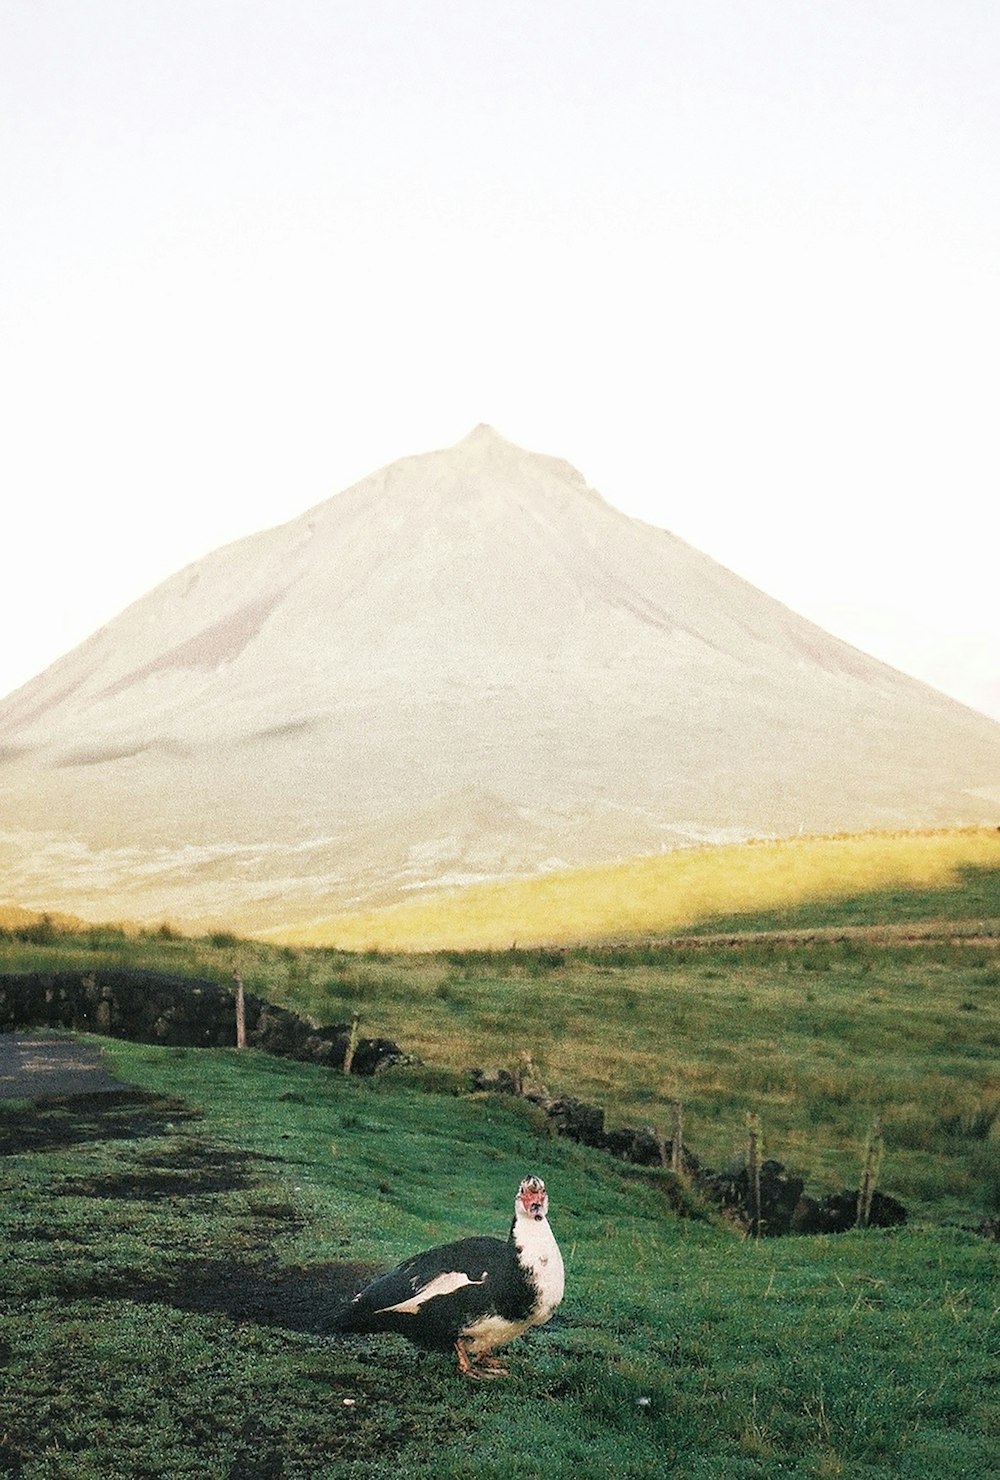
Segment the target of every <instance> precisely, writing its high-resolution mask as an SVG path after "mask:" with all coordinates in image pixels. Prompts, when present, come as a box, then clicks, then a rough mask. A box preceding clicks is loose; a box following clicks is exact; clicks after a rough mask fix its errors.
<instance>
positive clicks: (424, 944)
mask: <svg viewBox="0 0 1000 1480" xmlns="http://www.w3.org/2000/svg"><path fill="white" fill-rule="evenodd" d="M963 865H974V866H980V867H986V868H1000V831H998V830H997V829H992V828H990V829H988V828H966V829H954V830H937V831H927V832H899V833H863V834H841V835H837V836H832V837H802V838H790V839H781V840H777V841H766V842H751V843H739V844H726V845H720V846H716V847H704V848H691V849H682V850H678V851H674V852H671V853H660V854H656V855H655V856H652V857H641V858H633V859H628V860H626V861H624V862H621V863H615V864H606V865H601V866H597V867H591V868H576V869H567V870H560V871H558V872H553V873H548V874H541V875H537V876H534V877H531V878H523V879H510V880H505V881H501V882H498V883H490V884H476V885H470V886H468V887H466V888H463V889H459V890H451V891H448V892H442V893H440V894H435V895H433V896H431V897H429V898H428V897H426V896H425V897H424V898H423V899H421V900H419V901H414V902H412V903H406V904H398V905H393V906H390V907H387V908H384V909H378V910H367V911H361V912H358V913H354V914H345V915H335V916H331V917H330V918H328V919H324V920H319V921H316V922H315V923H313V924H312V925H309V926H302V927H298V928H295V929H288V930H280V931H278V930H276V931H273V932H268V938H269V939H272V940H277V941H280V942H283V943H287V944H293V945H312V946H320V945H326V946H337V947H339V948H341V949H345V950H371V949H379V950H384V951H430V950H442V949H449V948H451V949H465V950H476V949H500V950H504V949H507V948H508V947H510V946H511V945H514V944H516V945H519V946H531V945H547V944H554V945H567V944H572V943H576V942H582V941H598V940H603V939H608V938H612V939H626V938H628V937H634V936H649V935H658V934H664V933H674V932H676V931H678V930H682V929H684V928H687V927H690V926H692V925H695V924H697V923H698V922H699V921H701V920H706V919H710V918H711V917H712V916H714V915H724V914H733V913H739V912H743V911H753V910H761V909H772V908H780V907H782V906H787V905H795V904H801V903H804V902H806V901H810V900H818V899H837V898H846V897H848V896H850V895H853V894H858V893H864V892H867V891H869V890H873V889H884V888H891V887H893V886H897V885H910V886H913V887H935V886H941V885H945V884H948V883H950V882H953V881H955V880H956V879H957V870H958V869H959V868H960V867H962V866H963Z"/></svg>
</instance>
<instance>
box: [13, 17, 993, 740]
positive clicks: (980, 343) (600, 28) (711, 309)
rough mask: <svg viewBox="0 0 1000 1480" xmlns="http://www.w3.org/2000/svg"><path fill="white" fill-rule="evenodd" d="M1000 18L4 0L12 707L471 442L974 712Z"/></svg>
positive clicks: (985, 594) (981, 659)
mask: <svg viewBox="0 0 1000 1480" xmlns="http://www.w3.org/2000/svg"><path fill="white" fill-rule="evenodd" d="M998 79H1000V6H997V5H996V4H995V3H994V0H840V3H834V0H613V3H611V0H534V3H532V4H527V3H521V0H511V3H507V0H82V3H81V0H0V211H2V221H3V227H2V231H0V243H2V245H0V268H2V271H0V407H2V422H3V426H2V434H0V498H2V504H0V508H2V511H3V513H2V525H0V529H2V546H0V550H2V556H0V622H2V631H3V641H2V644H0V695H2V694H6V693H7V692H9V691H10V690H11V689H13V688H15V687H16V686H18V685H19V684H21V683H23V682H25V681H26V680H27V679H29V678H31V677H32V676H34V674H36V673H38V672H40V671H41V670H42V669H43V668H45V667H46V666H47V665H48V664H49V663H50V662H52V661H54V660H55V659H56V658H57V657H59V656H61V655H62V654H63V653H64V652H66V651H68V650H69V649H70V648H72V647H74V646H75V645H76V644H77V643H78V642H80V641H82V640H83V638H84V637H86V636H87V635H88V634H89V633H90V632H91V631H93V630H94V629H95V628H96V627H98V626H100V625H102V624H103V623H104V622H106V621H107V620H109V619H110V618H111V617H112V616H114V615H115V614H116V613H117V612H118V611H120V610H121V609H122V608H123V607H124V606H126V605H127V604H128V603H129V602H131V601H133V600H135V599H136V598H138V597H140V596H142V595H143V594H145V593H146V592H147V591H148V590H150V589H151V588H152V587H153V586H154V585H156V584H157V583H159V582H160V581H161V580H163V579H165V578H166V577H167V576H169V575H170V574H172V573H173V572H174V571H175V570H177V569H178V568H179V567H181V566H183V565H186V564H188V563H190V562H191V561H193V560H196V559H198V558H200V557H201V556H202V555H204V554H206V553H207V552H208V551H209V550H211V549H214V548H215V547H216V546H218V545H220V544H223V543H226V542H228V541H230V540H232V539H236V538H239V537H240V536H242V535H245V534H250V533H253V532H255V531H256V530H259V529H263V528H268V527H270V526H272V525H275V524H279V523H282V522H284V521H285V520H287V519H290V518H293V517H294V516H296V515H297V514H299V513H301V512H302V511H303V510H304V509H306V508H308V507H310V506H311V505H313V504H315V503H318V502H319V501H320V500H322V499H324V498H326V497H328V496H329V495H331V494H333V493H335V492H337V491H338V490H340V489H342V488H344V487H346V486H347V485H349V484H350V483H352V482H354V481H356V480H357V479H358V478H361V477H363V476H364V475H365V474H367V473H369V472H371V471H373V470H374V469H375V468H377V467H379V466H381V465H383V464H384V463H387V462H390V461H392V460H393V459H395V458H397V457H400V456H403V455H406V454H408V453H413V452H421V451H425V450H429V449H431V448H434V447H439V446H445V445H448V444H450V443H452V442H454V441H457V440H458V439H459V438H460V437H462V436H464V435H465V433H467V432H468V431H469V430H471V428H472V427H473V426H474V425H475V424H476V423H478V422H481V421H486V422H489V423H491V424H492V425H493V426H495V427H496V428H497V429H498V430H499V431H500V432H502V433H503V435H505V436H507V437H509V438H510V439H511V440H512V441H515V442H519V443H521V444H522V445H524V446H527V447H530V448H533V449H536V450H538V451H544V452H549V453H552V454H554V455H556V456H559V457H564V458H566V459H568V460H569V461H570V462H572V463H573V464H574V465H575V466H577V467H578V468H579V469H580V470H581V472H583V473H584V475H585V476H586V477H587V479H588V481H589V482H590V483H591V484H592V485H593V486H594V487H596V488H597V489H598V490H599V491H600V492H601V493H603V494H604V496H605V497H606V498H607V499H608V500H609V501H610V502H611V503H613V504H615V505H617V506H618V507H619V508H621V509H624V510H625V511H626V512H627V513H629V514H634V515H636V516H638V517H640V518H642V519H645V520H647V521H648V522H650V523H652V524H655V525H659V526H660V527H662V528H666V529H670V530H672V531H673V532H674V533H676V534H678V535H681V536H682V537H683V538H684V539H686V540H688V541H690V542H691V543H692V544H694V545H696V546H697V547H698V548H699V549H702V550H704V551H705V552H706V553H708V554H710V555H712V556H714V557H715V558H716V559H718V560H720V561H722V563H723V564H725V565H728V566H729V567H730V568H731V569H733V570H735V571H737V572H738V573H739V574H740V575H743V576H745V577H747V578H748V579H749V580H751V581H753V582H754V583H755V584H756V585H758V586H760V587H761V588H763V589H764V590H766V591H768V592H769V593H770V594H772V595H774V596H776V597H778V598H779V599H781V600H783V601H785V602H786V603H787V604H788V605H790V606H792V607H794V608H795V609H796V610H798V611H800V612H802V613H803V614H804V615H806V616H809V617H812V618H813V619H814V620H816V621H818V622H820V623H821V624H822V625H823V626H825V627H827V628H829V629H830V630H831V631H835V632H837V633H838V634H839V635H841V636H843V637H846V638H847V639H848V640H850V641H852V642H854V643H855V644H857V645H858V646H860V647H862V648H864V649H866V650H867V651H869V652H872V653H874V654H876V655H877V656H880V657H883V658H886V659H888V660H889V661H891V662H894V663H895V664H896V665H897V666H898V667H901V668H903V669H905V670H906V671H908V672H911V673H913V674H915V675H917V676H918V677H922V678H925V679H927V680H928V681H930V682H932V683H934V684H935V685H936V686H937V687H939V688H942V689H944V690H945V691H946V692H948V693H951V694H953V695H955V696H956V697H958V698H960V699H963V700H964V701H965V702H967V703H970V704H972V705H973V706H974V707H976V708H979V709H982V710H985V711H986V712H988V713H991V714H994V715H995V716H997V717H998V718H1000V663H998V661H997V656H998V654H1000V599H998V594H997V592H998V587H1000V580H998V563H1000V560H998V550H1000V498H998V478H997V469H998V437H997V426H998V418H1000V368H998V367H1000V273H998V268H1000V261H998V258H1000V83H998Z"/></svg>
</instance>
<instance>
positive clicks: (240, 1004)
mask: <svg viewBox="0 0 1000 1480" xmlns="http://www.w3.org/2000/svg"><path fill="white" fill-rule="evenodd" d="M233 986H234V988H235V989H236V1047H237V1048H246V1046H247V1010H246V999H245V997H244V994H243V978H242V977H241V976H240V974H239V972H235V971H234V972H233Z"/></svg>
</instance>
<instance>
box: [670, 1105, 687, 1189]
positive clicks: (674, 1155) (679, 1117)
mask: <svg viewBox="0 0 1000 1480" xmlns="http://www.w3.org/2000/svg"><path fill="white" fill-rule="evenodd" d="M683 1165H684V1106H683V1105H682V1104H681V1102H680V1100H675V1101H674V1114H673V1121H672V1123H671V1127H670V1169H671V1171H674V1172H679V1171H681V1170H683Z"/></svg>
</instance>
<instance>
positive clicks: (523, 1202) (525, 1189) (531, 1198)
mask: <svg viewBox="0 0 1000 1480" xmlns="http://www.w3.org/2000/svg"><path fill="white" fill-rule="evenodd" d="M548 1211H549V1200H548V1197H547V1196H546V1193H545V1183H544V1182H543V1181H542V1179H541V1177H525V1179H524V1181H523V1182H522V1183H521V1185H520V1187H519V1188H518V1189H517V1197H516V1198H515V1199H514V1216H515V1218H533V1219H534V1220H535V1222H536V1223H541V1221H542V1219H543V1218H544V1217H545V1216H546V1214H547V1213H548Z"/></svg>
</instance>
